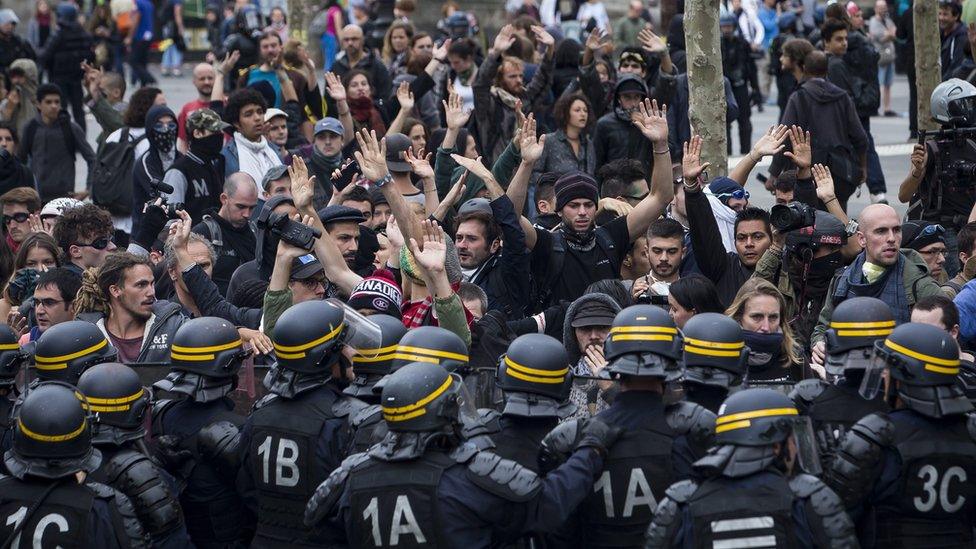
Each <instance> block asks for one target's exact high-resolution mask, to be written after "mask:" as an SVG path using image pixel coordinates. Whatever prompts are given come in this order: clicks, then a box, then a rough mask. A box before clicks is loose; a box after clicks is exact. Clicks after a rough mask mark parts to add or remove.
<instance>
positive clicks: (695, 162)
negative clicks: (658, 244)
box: [681, 135, 727, 281]
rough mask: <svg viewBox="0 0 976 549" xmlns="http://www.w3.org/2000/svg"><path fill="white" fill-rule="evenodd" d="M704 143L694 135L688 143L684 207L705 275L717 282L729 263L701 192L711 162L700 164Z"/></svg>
mask: <svg viewBox="0 0 976 549" xmlns="http://www.w3.org/2000/svg"><path fill="white" fill-rule="evenodd" d="M701 144H702V138H701V136H700V135H693V136H692V137H691V141H690V142H688V143H685V145H684V157H683V158H682V160H681V173H682V176H683V178H684V186H685V203H686V207H685V209H686V210H687V211H688V229H689V234H690V235H691V246H692V249H693V250H694V252H695V257H696V258H698V266H699V268H700V269H701V271H702V274H703V275H705V276H706V277H708V278H710V279H712V280H713V281H714V280H718V279H719V278H721V277H722V276H724V275H725V269H726V265H727V264H726V262H725V261H724V258H723V256H724V255H725V254H726V251H725V245H724V244H723V243H722V235H721V234H720V233H719V230H718V222H717V221H716V220H715V216H714V214H712V207H711V205H710V204H709V203H708V197H706V196H705V193H704V192H702V186H703V185H704V181H702V180H701V174H702V173H703V172H704V171H705V168H707V167H708V166H709V163H708V162H706V163H704V164H702V163H701Z"/></svg>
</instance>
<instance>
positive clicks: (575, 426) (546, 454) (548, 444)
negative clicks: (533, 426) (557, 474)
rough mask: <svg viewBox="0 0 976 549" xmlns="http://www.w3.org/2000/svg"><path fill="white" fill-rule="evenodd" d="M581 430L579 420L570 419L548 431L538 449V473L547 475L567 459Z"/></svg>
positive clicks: (581, 424)
mask: <svg viewBox="0 0 976 549" xmlns="http://www.w3.org/2000/svg"><path fill="white" fill-rule="evenodd" d="M582 430H583V422H582V421H581V420H579V419H571V420H569V421H564V422H562V423H560V424H559V425H557V426H556V428H555V429H553V430H552V431H549V434H548V435H546V436H545V437H544V438H543V439H542V444H541V445H540V447H539V467H540V469H539V470H540V472H543V473H548V472H549V471H552V470H553V469H555V468H557V467H559V466H560V465H561V464H562V463H564V462H565V461H566V460H567V459H569V456H570V455H571V454H572V453H573V449H574V448H575V447H576V442H577V441H579V437H580V432H581V431H582Z"/></svg>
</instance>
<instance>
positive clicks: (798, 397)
mask: <svg viewBox="0 0 976 549" xmlns="http://www.w3.org/2000/svg"><path fill="white" fill-rule="evenodd" d="M790 398H792V399H793V402H795V403H796V407H797V408H798V409H799V410H800V413H802V414H803V415H805V416H808V417H809V418H810V420H811V421H812V422H813V429H814V434H815V436H816V439H817V449H818V450H819V452H820V459H821V462H822V463H829V462H830V459H831V458H832V457H833V455H834V454H835V453H836V451H837V447H838V446H839V445H840V443H841V442H842V441H843V440H844V437H845V436H846V435H847V432H848V431H849V430H850V429H851V427H852V426H853V425H854V424H855V423H857V422H858V421H860V419H861V418H862V417H864V416H866V415H869V414H874V413H877V412H884V411H887V409H888V406H887V405H886V404H885V403H884V400H883V399H881V398H874V399H871V400H866V399H864V398H861V395H859V394H858V392H857V387H851V386H848V385H831V384H829V383H826V382H824V381H821V380H819V379H805V380H803V381H801V382H800V383H798V384H797V385H796V387H795V388H794V389H793V392H792V393H791V394H790Z"/></svg>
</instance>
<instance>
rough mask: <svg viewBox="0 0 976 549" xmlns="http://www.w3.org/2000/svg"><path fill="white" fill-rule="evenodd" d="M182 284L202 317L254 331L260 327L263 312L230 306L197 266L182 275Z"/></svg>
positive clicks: (258, 309) (212, 282)
mask: <svg viewBox="0 0 976 549" xmlns="http://www.w3.org/2000/svg"><path fill="white" fill-rule="evenodd" d="M183 282H184V283H185V284H186V289H187V290H189V292H190V295H192V296H193V301H194V302H196V304H197V308H198V309H200V314H202V315H203V316H215V317H217V318H222V319H224V320H226V321H227V322H230V323H231V324H233V325H235V326H243V327H245V328H251V329H252V330H256V329H258V326H260V324H261V315H262V313H263V310H262V309H260V308H256V309H250V308H246V307H236V306H234V305H232V304H231V303H230V302H229V301H227V300H226V299H224V297H223V296H221V295H220V293H219V292H218V291H217V285H216V284H214V281H213V280H211V279H210V277H209V276H207V273H205V272H204V271H203V269H202V268H201V267H200V266H199V265H195V266H193V267H192V268H190V270H188V271H185V272H184V273H183Z"/></svg>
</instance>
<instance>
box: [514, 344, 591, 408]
mask: <svg viewBox="0 0 976 549" xmlns="http://www.w3.org/2000/svg"><path fill="white" fill-rule="evenodd" d="M496 375H497V377H498V383H497V386H498V388H499V389H501V390H502V391H505V409H504V410H503V413H504V414H506V415H517V416H526V417H535V416H538V417H566V416H568V415H570V414H572V412H573V411H575V406H571V405H569V403H568V402H567V401H568V400H569V392H570V389H571V388H572V385H573V377H572V374H571V373H570V371H569V354H568V353H566V347H565V346H564V345H563V344H562V342H561V341H559V340H558V339H556V338H554V337H551V336H547V335H545V334H525V335H521V336H519V337H517V338H515V341H512V343H511V344H509V346H508V350H507V351H506V353H505V354H504V355H502V356H501V359H500V360H499V361H498V370H497V373H496Z"/></svg>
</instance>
